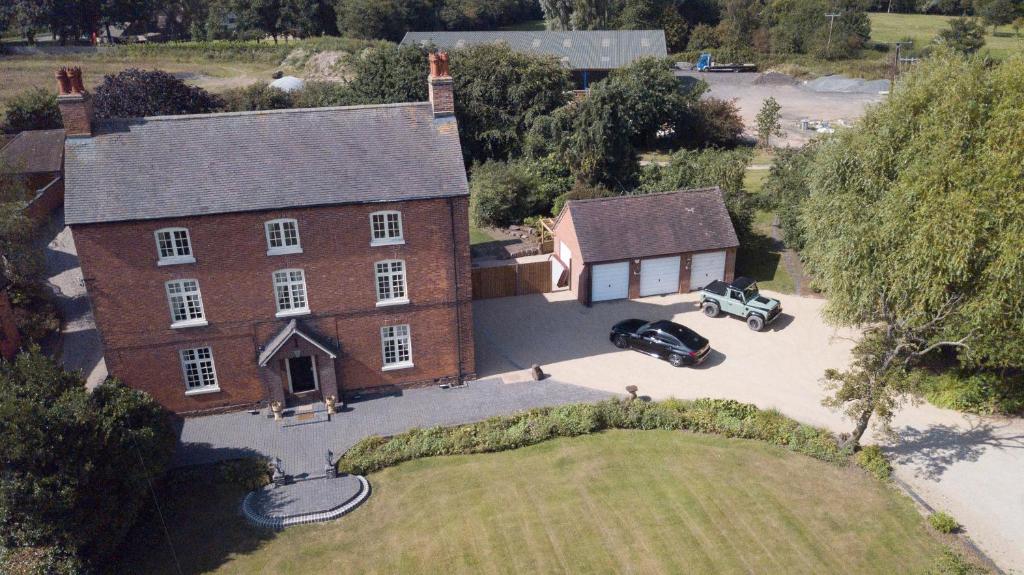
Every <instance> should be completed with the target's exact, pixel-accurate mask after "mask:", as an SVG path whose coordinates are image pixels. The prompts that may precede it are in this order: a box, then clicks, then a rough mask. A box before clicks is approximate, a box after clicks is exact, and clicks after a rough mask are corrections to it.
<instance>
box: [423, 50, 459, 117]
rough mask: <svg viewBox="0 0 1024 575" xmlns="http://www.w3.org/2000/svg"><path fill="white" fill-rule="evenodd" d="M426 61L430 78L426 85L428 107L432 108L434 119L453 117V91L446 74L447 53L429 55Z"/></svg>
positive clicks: (450, 80) (450, 81) (450, 78)
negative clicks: (428, 93)
mask: <svg viewBox="0 0 1024 575" xmlns="http://www.w3.org/2000/svg"><path fill="white" fill-rule="evenodd" d="M428 60H429V62H430V77H429V78H427V85H428V86H429V88H430V105H431V106H432V107H433V108H434V117H435V118H441V117H444V116H454V115H455V91H454V88H453V84H454V82H453V81H452V77H451V75H450V73H449V72H448V53H447V52H434V53H431V54H430V56H429V57H428Z"/></svg>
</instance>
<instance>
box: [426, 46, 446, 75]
mask: <svg viewBox="0 0 1024 575" xmlns="http://www.w3.org/2000/svg"><path fill="white" fill-rule="evenodd" d="M428 59H429V60H430V75H431V76H433V77H435V78H443V77H446V76H450V75H451V74H450V73H449V72H448V52H432V53H431V54H430V56H429V58H428Z"/></svg>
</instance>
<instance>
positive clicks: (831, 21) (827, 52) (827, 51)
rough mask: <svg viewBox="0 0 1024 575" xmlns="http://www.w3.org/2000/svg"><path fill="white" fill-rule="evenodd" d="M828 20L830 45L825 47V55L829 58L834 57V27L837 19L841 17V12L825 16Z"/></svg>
mask: <svg viewBox="0 0 1024 575" xmlns="http://www.w3.org/2000/svg"><path fill="white" fill-rule="evenodd" d="M825 17H826V18H828V44H826V45H825V55H826V56H827V57H829V58H831V57H832V26H833V24H835V22H836V18H838V17H839V12H836V13H834V14H825Z"/></svg>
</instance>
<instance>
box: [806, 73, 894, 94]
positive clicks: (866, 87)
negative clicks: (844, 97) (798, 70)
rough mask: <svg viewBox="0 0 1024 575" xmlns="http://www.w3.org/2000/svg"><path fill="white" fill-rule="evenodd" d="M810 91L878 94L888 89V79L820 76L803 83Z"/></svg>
mask: <svg viewBox="0 0 1024 575" xmlns="http://www.w3.org/2000/svg"><path fill="white" fill-rule="evenodd" d="M804 86H805V87H806V88H807V89H808V90H811V91H812V92H842V93H845V94H878V93H881V92H888V91H889V80H863V79H861V78H847V77H846V76H841V75H838V74H836V75H833V76H822V77H820V78H815V79H814V80H810V81H808V82H805V83H804Z"/></svg>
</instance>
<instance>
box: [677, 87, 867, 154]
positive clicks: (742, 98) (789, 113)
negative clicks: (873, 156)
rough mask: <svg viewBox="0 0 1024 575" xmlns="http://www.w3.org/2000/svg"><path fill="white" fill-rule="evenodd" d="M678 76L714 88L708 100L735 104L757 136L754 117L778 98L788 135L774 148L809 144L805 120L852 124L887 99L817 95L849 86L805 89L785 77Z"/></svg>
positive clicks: (810, 133) (850, 94)
mask: <svg viewBox="0 0 1024 575" xmlns="http://www.w3.org/2000/svg"><path fill="white" fill-rule="evenodd" d="M676 75H677V76H680V77H689V78H696V79H700V80H704V81H705V82H707V83H708V85H709V86H710V87H711V90H710V91H709V92H708V95H709V96H713V97H715V98H721V99H723V100H735V101H736V105H737V106H738V107H739V109H740V115H741V116H742V117H743V122H744V124H746V126H747V131H748V132H749V133H750V134H753V132H754V117H755V116H757V112H758V111H759V110H760V109H761V103H762V102H763V101H764V100H765V99H766V98H769V97H773V98H775V100H776V101H778V102H779V105H780V106H782V110H781V113H782V129H783V130H785V131H786V135H785V136H784V137H782V138H775V139H773V143H774V144H775V145H788V146H797V147H798V146H802V145H804V144H806V143H807V142H808V141H810V139H811V138H813V137H814V135H815V132H813V131H811V130H802V129H800V120H802V119H807V120H812V121H813V120H825V121H828V122H830V123H831V124H836V123H838V122H839V121H840V120H843V121H844V122H847V123H849V122H852V121H853V120H856V119H857V118H860V117H861V116H863V115H864V111H865V109H866V108H867V106H868V105H869V104H874V103H877V102H881V101H882V99H883V98H884V97H885V96H884V95H882V94H878V93H877V92H876V93H856V92H820V91H815V90H814V89H812V87H814V86H818V87H828V86H835V87H837V88H842V89H849V88H848V83H846V82H841V81H838V80H829V81H824V80H822V79H820V78H819V79H818V80H817V81H815V83H813V84H810V85H805V84H804V83H803V82H800V81H798V80H794V79H792V78H790V77H789V76H786V75H784V74H774V73H771V74H757V73H729V72H689V71H685V72H684V71H677V72H676ZM872 85H875V84H872Z"/></svg>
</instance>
